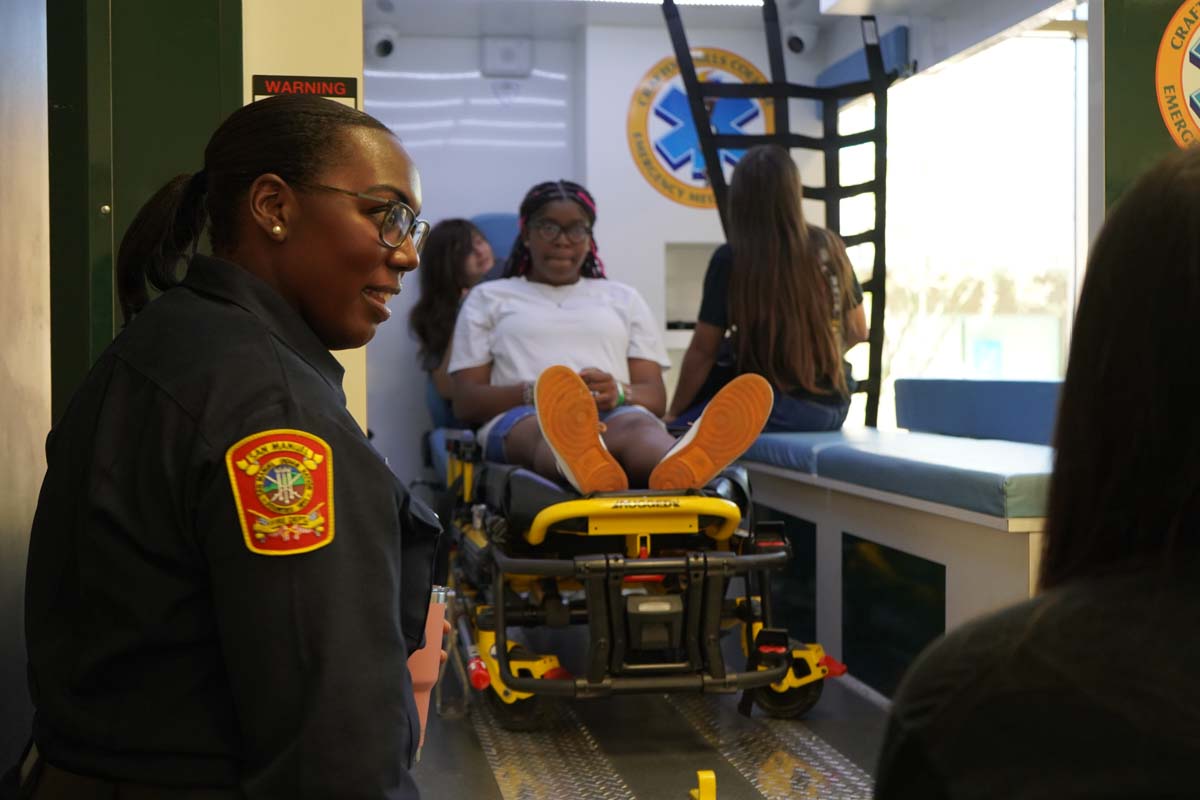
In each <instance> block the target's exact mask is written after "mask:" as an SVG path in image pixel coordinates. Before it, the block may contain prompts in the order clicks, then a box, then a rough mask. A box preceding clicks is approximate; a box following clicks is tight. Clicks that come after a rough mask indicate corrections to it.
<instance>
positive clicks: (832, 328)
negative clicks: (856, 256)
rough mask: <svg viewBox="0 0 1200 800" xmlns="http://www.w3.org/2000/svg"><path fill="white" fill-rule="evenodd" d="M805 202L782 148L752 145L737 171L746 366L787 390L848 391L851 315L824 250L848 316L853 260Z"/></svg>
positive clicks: (740, 345)
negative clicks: (845, 336) (837, 315)
mask: <svg viewBox="0 0 1200 800" xmlns="http://www.w3.org/2000/svg"><path fill="white" fill-rule="evenodd" d="M802 199H803V198H802V190H801V188H800V171H799V170H798V169H796V164H795V162H793V161H792V158H791V156H790V155H789V154H788V152H787V151H786V150H784V149H783V148H782V147H779V146H777V145H762V146H759V147H753V148H751V149H750V150H747V151H746V154H745V155H743V156H742V158H741V160H740V161H739V162H738V165H737V167H736V168H735V169H734V171H733V180H732V181H731V182H730V187H729V206H730V213H729V244H730V246H731V247H732V248H733V274H732V276H731V277H730V280H729V322H730V324H731V325H732V326H735V327H736V335H735V337H734V349H735V353H736V357H737V366H738V371H739V372H755V373H758V374H759V375H762V376H763V377H765V378H766V379H767V380H769V381H770V382H771V383H772V385H774V386H775V388H776V389H778V390H780V391H782V392H788V391H791V390H793V389H796V388H803V389H804V390H806V391H808V392H812V393H816V394H828V393H829V390H830V388H832V389H834V390H835V391H837V392H838V393H839V394H841V395H842V396H848V395H849V389H848V388H847V386H846V375H845V373H844V372H843V371H842V337H841V335H840V331H841V326H842V320H840V319H838V320H835V319H834V318H833V297H831V296H830V286H831V281H830V280H829V279H828V278H826V276H825V273H824V271H823V270H822V268H821V261H822V251H825V252H827V254H828V261H827V265H828V268H829V270H830V272H831V273H832V275H833V276H834V277H836V278H837V280H836V281H835V282H834V283H836V285H837V287H838V293H839V294H840V295H841V297H840V299H841V304H840V305H841V308H842V309H843V312H842V313H843V315H844V314H845V312H846V311H848V310H849V309H850V308H851V306H852V305H853V304H854V294H853V289H852V286H853V280H854V279H853V273H852V271H851V267H850V259H849V258H848V257H847V256H846V247H845V245H844V244H842V241H841V239H839V238H838V237H837V236H836V235H834V234H833V233H830V232H828V231H824V230H821V229H820V228H815V227H811V226H809V225H808V224H807V223H806V222H805V221H804V212H803V210H802V209H801V200H802Z"/></svg>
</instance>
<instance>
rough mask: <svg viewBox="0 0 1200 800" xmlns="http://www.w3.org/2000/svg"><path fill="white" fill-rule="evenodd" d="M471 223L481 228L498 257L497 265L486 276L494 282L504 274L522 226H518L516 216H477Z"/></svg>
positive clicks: (485, 278) (472, 218)
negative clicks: (510, 252)
mask: <svg viewBox="0 0 1200 800" xmlns="http://www.w3.org/2000/svg"><path fill="white" fill-rule="evenodd" d="M471 222H473V223H474V224H475V227H476V228H479V230H480V232H481V233H482V234H483V235H484V237H485V238H486V239H487V240H488V244H490V245H491V246H492V252H493V253H495V255H496V265H495V266H494V267H492V269H491V270H490V271H489V272H488V274H487V275H486V276H484V280H489V281H490V280H492V279H493V278H499V277H500V276H501V275H503V274H504V262H505V261H507V260H508V253H509V251H510V250H511V249H512V243H513V241H514V240H515V239H516V238H517V231H518V230H519V228H520V226H519V225H518V224H517V215H516V214H476V215H475V216H474V217H471Z"/></svg>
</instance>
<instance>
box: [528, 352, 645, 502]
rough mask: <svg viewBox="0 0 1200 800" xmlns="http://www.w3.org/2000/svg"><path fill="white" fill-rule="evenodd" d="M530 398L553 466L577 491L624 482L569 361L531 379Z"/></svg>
mask: <svg viewBox="0 0 1200 800" xmlns="http://www.w3.org/2000/svg"><path fill="white" fill-rule="evenodd" d="M533 403H534V407H535V408H536V409H537V420H538V427H539V428H541V429H542V436H543V437H544V438H545V439H546V443H547V444H548V445H550V450H551V451H552V452H553V453H554V460H555V461H557V462H558V469H559V471H561V472H562V474H563V476H564V477H565V478H566V479H567V480H568V481H569V482H570V484H571V485H572V486H574V487H575V488H576V489H578V490H579V491H580V493H581V494H591V493H592V492H623V491H625V490H626V489H628V488H629V478H627V477H625V470H623V469H621V465H620V464H618V463H617V460H616V459H615V458H613V457H612V453H610V452H608V448H607V447H605V446H604V440H603V439H601V438H600V434H601V433H602V432H603V430H604V426H603V425H601V424H600V414H599V412H598V411H597V410H596V400H595V399H594V398H593V397H592V393H591V392H590V391H589V390H588V388H587V384H586V383H584V382H583V378H580V377H579V376H578V375H576V374H575V372H574V371H572V370H571V369H570V368H569V367H563V366H554V367H548V368H547V369H546V370H545V371H543V372H542V374H541V375H539V376H538V379H537V383H536V384H534V387H533Z"/></svg>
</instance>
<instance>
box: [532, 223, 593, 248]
mask: <svg viewBox="0 0 1200 800" xmlns="http://www.w3.org/2000/svg"><path fill="white" fill-rule="evenodd" d="M529 227H530V228H531V229H532V230H533V232H534V233H536V234H537V235H538V238H539V239H541V240H542V241H543V242H553V241H554V240H555V239H557V238H558V235H559V234H560V233H565V234H566V235H567V241H568V242H570V243H571V244H579V243H580V242H585V241H587V238H588V237H589V236H591V235H592V229H591V228H589V227H588V226H587V225H584V224H583V223H582V222H576V223H575V224H574V225H571V226H570V227H567V228H564V227H563V226H561V225H559V224H558V223H557V222H552V221H551V220H548V219H539V220H538V221H537V222H534V223H533V224H532V225H530V226H529Z"/></svg>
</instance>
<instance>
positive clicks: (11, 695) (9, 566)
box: [0, 0, 50, 771]
mask: <svg viewBox="0 0 1200 800" xmlns="http://www.w3.org/2000/svg"><path fill="white" fill-rule="evenodd" d="M0 75H3V76H4V80H3V81H0V263H2V264H3V265H4V267H3V269H4V291H3V292H0V343H2V349H0V384H2V385H3V387H4V393H3V400H2V401H0V403H2V409H3V411H2V413H0V454H2V458H0V771H3V770H4V769H5V768H6V767H7V766H8V764H9V763H11V762H12V761H13V760H14V759H16V757H17V756H18V754H19V753H20V749H21V747H22V746H23V745H24V743H25V738H26V736H27V735H28V731H29V722H30V718H31V715H32V709H31V706H30V703H29V694H28V690H27V688H26V682H25V638H24V624H23V616H24V602H23V601H24V587H25V555H26V551H27V550H28V545H29V524H30V521H31V520H32V518H33V509H34V506H35V504H36V502H37V492H38V488H39V485H40V483H41V478H42V473H43V472H44V471H45V459H44V456H43V449H42V448H43V443H44V440H45V436H46V430H47V429H48V428H49V426H50V222H49V220H50V211H49V191H50V190H49V177H48V172H47V163H48V162H47V149H48V133H47V122H46V7H45V4H44V2H43V1H42V0H5V2H3V3H0Z"/></svg>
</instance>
